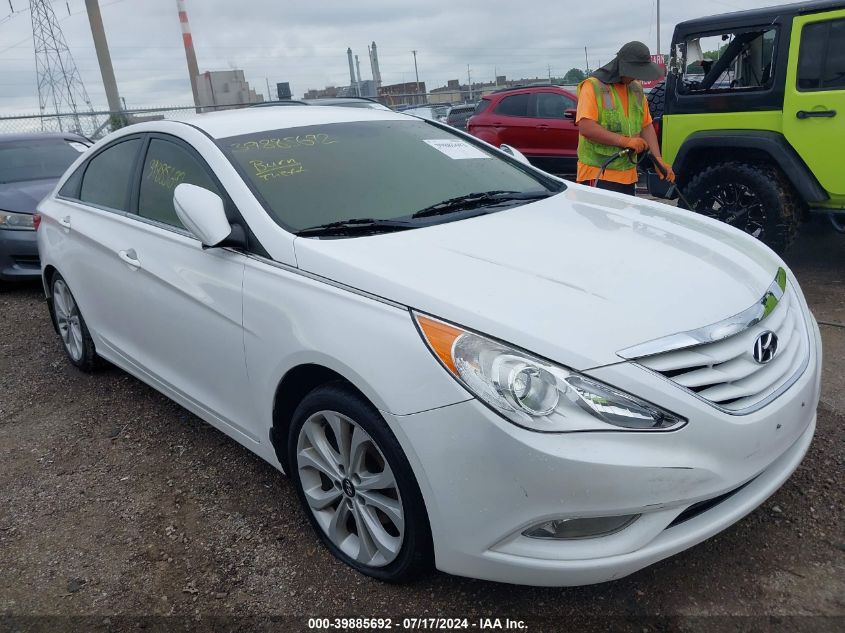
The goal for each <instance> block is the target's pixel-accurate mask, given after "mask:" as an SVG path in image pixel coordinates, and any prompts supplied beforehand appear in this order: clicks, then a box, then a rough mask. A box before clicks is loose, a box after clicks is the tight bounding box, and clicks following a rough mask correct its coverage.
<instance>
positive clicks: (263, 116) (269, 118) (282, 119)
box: [124, 105, 418, 138]
mask: <svg viewBox="0 0 845 633" xmlns="http://www.w3.org/2000/svg"><path fill="white" fill-rule="evenodd" d="M171 120H176V121H181V122H183V123H188V124H190V125H193V126H194V127H197V128H199V129H201V130H202V131H204V132H205V133H206V134H208V135H209V136H212V137H213V138H226V137H229V136H240V135H242V134H252V133H255V132H264V131H268V130H280V129H287V128H296V127H304V126H312V125H326V124H331V123H350V122H355V121H413V120H418V119H413V118H412V117H409V116H406V115H403V114H399V113H397V112H392V111H390V110H374V109H371V108H345V107H343V106H325V107H322V108H315V107H314V106H309V105H302V106H286V107H284V108H241V109H238V110H225V111H222V112H210V113H207V114H195V115H189V116H184V117H179V118H177V119H171ZM157 123H162V124H164V123H167V121H161V122H156V121H151V122H149V123H141V124H139V127H138V128H136V129H138V130H139V131H140V130H142V129H144V130H155V129H156V124H157ZM134 127H135V126H131V125H130V126H128V127H127V128H124V130H129V129H131V128H134Z"/></svg>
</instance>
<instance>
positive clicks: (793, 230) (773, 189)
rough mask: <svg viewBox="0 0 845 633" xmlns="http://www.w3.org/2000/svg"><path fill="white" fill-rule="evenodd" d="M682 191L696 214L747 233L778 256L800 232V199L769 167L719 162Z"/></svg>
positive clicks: (735, 162) (778, 173)
mask: <svg viewBox="0 0 845 633" xmlns="http://www.w3.org/2000/svg"><path fill="white" fill-rule="evenodd" d="M683 192H684V194H685V196H686V198H687V200H688V201H689V204H690V205H691V206H692V209H693V210H694V211H696V212H697V213H701V214H702V215H706V216H708V217H711V218H715V219H717V220H721V221H723V222H726V223H727V224H730V225H731V226H734V227H736V228H738V229H740V230H742V231H745V232H746V233H748V234H750V235H753V236H754V237H756V238H758V239H760V240H761V241H762V242H764V243H765V244H766V245H768V246H769V247H770V248H772V249H773V250H775V251H777V252H778V253H783V252H784V251H785V250H786V249H787V248H789V246H790V245H791V244H792V241H793V240H794V239H795V236H796V234H797V232H798V220H799V216H800V211H799V203H798V201H797V197H796V195H795V194H794V192H793V191H792V187H791V186H790V184H789V183H788V182H787V181H786V179H785V178H784V177H783V174H781V173H780V172H779V171H778V170H777V169H775V168H773V167H770V166H768V165H763V164H759V163H746V162H741V161H727V162H723V163H716V164H715V165H711V166H709V167H706V168H704V169H702V170H701V171H699V172H698V174H696V175H695V176H694V177H693V178H692V179H691V180H690V181H689V182H688V183H687V185H686V186H685V187H684V189H683ZM680 206H682V207H684V208H685V205H684V204H683V203H681V204H680Z"/></svg>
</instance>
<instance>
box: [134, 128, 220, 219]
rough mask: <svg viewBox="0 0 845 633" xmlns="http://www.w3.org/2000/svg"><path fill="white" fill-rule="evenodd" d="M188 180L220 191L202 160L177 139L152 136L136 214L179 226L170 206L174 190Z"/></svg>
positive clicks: (171, 205)
mask: <svg viewBox="0 0 845 633" xmlns="http://www.w3.org/2000/svg"><path fill="white" fill-rule="evenodd" d="M182 183H188V184H191V185H196V186H198V187H202V188H203V189H208V190H209V191H213V192H214V193H216V194H217V195H220V191H219V189H218V188H217V185H215V184H214V181H213V180H212V179H211V176H209V173H208V170H207V168H206V167H205V165H204V164H202V163H200V162H199V160H198V159H197V158H195V157H194V156H193V155H192V154H191V153H190V152H188V150H186V149H185V148H183V147H181V146H180V145H179V144H178V143H173V142H171V141H165V140H163V139H158V138H154V139H152V140H151V141H150V147H149V149H148V150H147V155H146V157H145V158H144V168H143V170H142V172H141V189H140V191H139V194H138V215H139V216H141V217H142V218H147V219H149V220H155V221H156V222H163V223H164V224H169V225H171V226H175V227H179V228H183V227H182V222H181V221H180V220H179V216H177V215H176V209H175V208H174V206H173V191H174V190H175V189H176V186H177V185H180V184H182Z"/></svg>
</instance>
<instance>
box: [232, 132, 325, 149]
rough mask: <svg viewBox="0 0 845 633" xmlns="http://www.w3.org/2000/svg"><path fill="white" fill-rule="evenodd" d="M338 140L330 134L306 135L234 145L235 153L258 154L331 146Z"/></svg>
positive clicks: (263, 139)
mask: <svg viewBox="0 0 845 633" xmlns="http://www.w3.org/2000/svg"><path fill="white" fill-rule="evenodd" d="M333 143H337V140H336V139H333V138H331V137H330V136H329V135H328V134H305V135H303V136H286V137H284V138H261V139H257V140H255V141H245V142H244V143H232V145H231V148H232V150H233V151H235V152H250V151H253V152H257V151H261V150H276V149H294V148H297V147H314V146H315V145H331V144H333Z"/></svg>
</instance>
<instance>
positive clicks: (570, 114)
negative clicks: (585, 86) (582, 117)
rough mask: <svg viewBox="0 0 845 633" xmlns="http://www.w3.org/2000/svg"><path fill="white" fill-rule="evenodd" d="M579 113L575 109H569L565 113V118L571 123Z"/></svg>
mask: <svg viewBox="0 0 845 633" xmlns="http://www.w3.org/2000/svg"><path fill="white" fill-rule="evenodd" d="M577 112H578V110H576V109H575V108H567V109H566V110H564V111H563V118H564V119H569V120H570V121H574V120H575V114H576V113H577Z"/></svg>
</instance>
